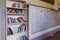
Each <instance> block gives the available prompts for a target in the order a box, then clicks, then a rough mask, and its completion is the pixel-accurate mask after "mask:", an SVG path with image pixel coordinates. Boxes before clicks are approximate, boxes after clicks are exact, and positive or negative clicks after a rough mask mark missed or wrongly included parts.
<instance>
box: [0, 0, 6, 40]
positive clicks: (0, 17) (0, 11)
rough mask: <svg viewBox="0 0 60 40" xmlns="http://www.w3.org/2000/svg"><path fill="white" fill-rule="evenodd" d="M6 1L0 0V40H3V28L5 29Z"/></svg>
mask: <svg viewBox="0 0 60 40" xmlns="http://www.w3.org/2000/svg"><path fill="white" fill-rule="evenodd" d="M5 4H6V0H0V40H5V39H6V37H5V35H6V34H5V31H6V30H5V28H6V25H5V24H6V23H5V22H6V19H5V18H6V6H5Z"/></svg>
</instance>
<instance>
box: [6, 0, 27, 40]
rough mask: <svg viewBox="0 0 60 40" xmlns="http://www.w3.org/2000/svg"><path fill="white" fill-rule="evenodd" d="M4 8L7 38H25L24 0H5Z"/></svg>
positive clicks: (8, 39) (13, 39) (12, 39)
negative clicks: (5, 9) (18, 0)
mask: <svg viewBox="0 0 60 40" xmlns="http://www.w3.org/2000/svg"><path fill="white" fill-rule="evenodd" d="M6 8H7V11H6V19H7V40H20V39H21V37H22V38H23V37H25V38H26V39H27V15H26V14H27V4H26V2H25V1H21V2H16V1H9V0H7V1H6ZM23 39H24V38H23ZM21 40H22V39H21Z"/></svg>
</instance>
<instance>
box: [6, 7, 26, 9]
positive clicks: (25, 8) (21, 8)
mask: <svg viewBox="0 0 60 40" xmlns="http://www.w3.org/2000/svg"><path fill="white" fill-rule="evenodd" d="M7 8H10V9H11V8H13V9H26V8H17V7H7Z"/></svg>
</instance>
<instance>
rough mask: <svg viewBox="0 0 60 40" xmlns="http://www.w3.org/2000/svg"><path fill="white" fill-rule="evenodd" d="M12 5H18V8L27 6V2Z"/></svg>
mask: <svg viewBox="0 0 60 40" xmlns="http://www.w3.org/2000/svg"><path fill="white" fill-rule="evenodd" d="M12 7H16V8H26V2H23V3H13V4H12Z"/></svg>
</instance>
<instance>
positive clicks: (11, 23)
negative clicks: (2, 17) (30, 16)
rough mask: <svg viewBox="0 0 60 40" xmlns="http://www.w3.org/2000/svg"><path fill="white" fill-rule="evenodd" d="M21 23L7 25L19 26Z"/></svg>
mask: <svg viewBox="0 0 60 40" xmlns="http://www.w3.org/2000/svg"><path fill="white" fill-rule="evenodd" d="M20 24H21V23H11V24H8V25H20Z"/></svg>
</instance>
